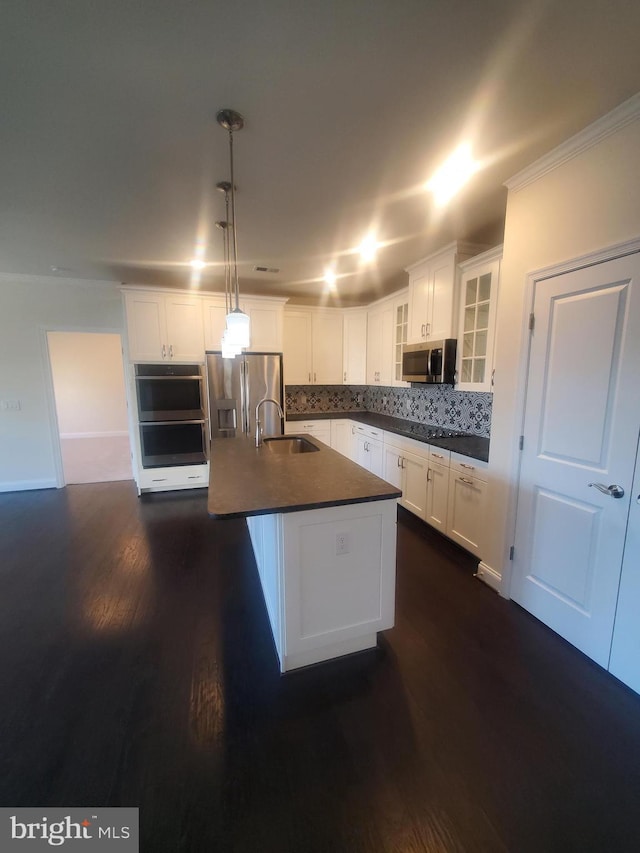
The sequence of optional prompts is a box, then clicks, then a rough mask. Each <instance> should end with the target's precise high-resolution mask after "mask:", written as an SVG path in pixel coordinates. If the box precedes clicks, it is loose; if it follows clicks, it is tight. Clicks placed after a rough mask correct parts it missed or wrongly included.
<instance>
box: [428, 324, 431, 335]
mask: <svg viewBox="0 0 640 853" xmlns="http://www.w3.org/2000/svg"><path fill="white" fill-rule="evenodd" d="M427 334H428V335H430V334H431V323H427Z"/></svg>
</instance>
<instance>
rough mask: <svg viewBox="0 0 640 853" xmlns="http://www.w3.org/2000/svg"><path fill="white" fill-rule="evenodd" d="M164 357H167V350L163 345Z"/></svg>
mask: <svg viewBox="0 0 640 853" xmlns="http://www.w3.org/2000/svg"><path fill="white" fill-rule="evenodd" d="M162 357H163V358H166V357H167V348H166V346H165V345H164V344H162Z"/></svg>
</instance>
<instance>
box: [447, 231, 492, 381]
mask: <svg viewBox="0 0 640 853" xmlns="http://www.w3.org/2000/svg"><path fill="white" fill-rule="evenodd" d="M501 257H502V246H498V247H496V248H495V249H491V250H490V251H489V252H483V253H482V254H481V255H477V256H476V257H474V258H472V259H471V260H469V261H466V262H464V263H462V264H460V324H459V331H458V352H457V382H456V389H457V390H458V391H491V389H492V386H493V350H494V342H495V326H496V322H495V320H496V308H497V302H498V282H499V279H500V260H501Z"/></svg>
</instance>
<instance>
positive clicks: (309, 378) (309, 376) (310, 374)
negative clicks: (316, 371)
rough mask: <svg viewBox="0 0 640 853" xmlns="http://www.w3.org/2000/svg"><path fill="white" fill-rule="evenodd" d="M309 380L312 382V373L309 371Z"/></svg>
mask: <svg viewBox="0 0 640 853" xmlns="http://www.w3.org/2000/svg"><path fill="white" fill-rule="evenodd" d="M309 382H311V373H309Z"/></svg>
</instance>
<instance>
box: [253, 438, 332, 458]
mask: <svg viewBox="0 0 640 853" xmlns="http://www.w3.org/2000/svg"><path fill="white" fill-rule="evenodd" d="M263 444H264V446H265V447H266V448H268V449H269V450H270V451H271V453H278V454H281V455H283V456H288V455H290V454H294V453H313V452H314V451H316V450H320V448H319V447H316V446H315V444H312V443H311V442H310V441H308V440H307V439H306V438H302V437H301V436H299V435H272V436H271V437H269V438H264V439H263Z"/></svg>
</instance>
